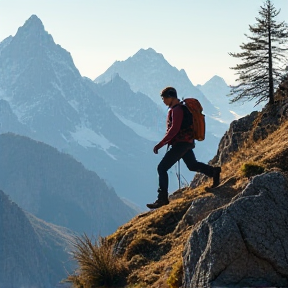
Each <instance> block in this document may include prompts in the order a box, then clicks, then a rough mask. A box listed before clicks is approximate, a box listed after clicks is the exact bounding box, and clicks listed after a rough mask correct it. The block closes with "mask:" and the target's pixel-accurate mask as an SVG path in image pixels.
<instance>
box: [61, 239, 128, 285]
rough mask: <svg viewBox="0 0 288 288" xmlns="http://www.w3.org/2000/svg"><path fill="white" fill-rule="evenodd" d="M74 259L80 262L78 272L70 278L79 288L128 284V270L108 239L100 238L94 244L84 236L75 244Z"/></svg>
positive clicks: (76, 240) (69, 280)
mask: <svg viewBox="0 0 288 288" xmlns="http://www.w3.org/2000/svg"><path fill="white" fill-rule="evenodd" d="M73 246H74V248H75V250H74V251H73V258H74V259H75V260H76V261H77V262H78V266H79V268H78V270H77V271H76V273H75V274H74V275H71V276H69V277H68V279H67V281H68V282H72V283H73V286H74V287H77V288H98V287H123V286H124V285H125V284H126V276H127V268H126V265H125V264H124V263H125V262H123V261H122V259H121V258H119V257H118V256H117V255H116V254H115V251H114V247H113V246H112V245H111V244H110V243H109V242H108V240H107V239H106V238H102V237H99V240H98V241H94V243H93V242H92V240H90V238H89V237H88V236H87V235H86V234H84V235H83V236H81V237H76V238H75V242H74V243H73Z"/></svg>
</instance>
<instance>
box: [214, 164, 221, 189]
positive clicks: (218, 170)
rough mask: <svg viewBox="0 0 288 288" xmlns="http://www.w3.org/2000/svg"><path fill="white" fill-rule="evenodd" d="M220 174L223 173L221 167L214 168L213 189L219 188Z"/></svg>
mask: <svg viewBox="0 0 288 288" xmlns="http://www.w3.org/2000/svg"><path fill="white" fill-rule="evenodd" d="M220 173H221V167H214V168H213V185H212V188H215V187H217V186H219V184H220Z"/></svg>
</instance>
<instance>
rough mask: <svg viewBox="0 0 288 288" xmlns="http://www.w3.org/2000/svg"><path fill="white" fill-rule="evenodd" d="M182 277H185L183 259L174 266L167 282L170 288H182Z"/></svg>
mask: <svg viewBox="0 0 288 288" xmlns="http://www.w3.org/2000/svg"><path fill="white" fill-rule="evenodd" d="M182 277H183V263H182V259H180V260H179V261H177V262H176V263H175V264H174V265H173V267H172V271H171V274H170V276H169V278H168V280H167V283H168V285H169V288H179V287H181V285H182Z"/></svg>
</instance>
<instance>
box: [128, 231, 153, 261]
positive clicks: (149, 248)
mask: <svg viewBox="0 0 288 288" xmlns="http://www.w3.org/2000/svg"><path fill="white" fill-rule="evenodd" d="M158 249H159V247H158V244H157V242H155V241H153V240H152V239H151V238H147V237H145V236H144V237H139V238H135V239H134V240H133V241H132V242H131V243H130V244H129V246H128V248H127V251H126V257H127V259H128V260H130V259H131V258H132V257H133V256H135V255H142V256H143V257H145V258H148V259H151V258H153V257H154V256H155V252H156V251H158Z"/></svg>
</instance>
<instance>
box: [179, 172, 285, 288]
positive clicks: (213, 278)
mask: <svg viewBox="0 0 288 288" xmlns="http://www.w3.org/2000/svg"><path fill="white" fill-rule="evenodd" d="M192 205H193V204H192ZM287 205H288V182H287V179H286V178H285V177H284V176H283V175H282V174H281V173H279V172H270V173H267V174H262V175H258V176H256V177H255V178H254V179H253V180H252V181H251V182H250V184H249V185H248V186H247V187H246V188H245V190H244V191H243V192H242V193H240V194H238V195H237V196H235V197H234V198H233V199H232V201H231V202H230V204H228V205H226V206H224V207H222V208H219V209H217V210H215V211H214V212H212V213H211V214H210V215H209V216H208V217H207V218H205V219H204V220H202V221H201V222H200V223H199V224H198V226H197V228H195V229H193V231H192V234H191V235H190V237H189V239H188V241H187V243H186V247H185V249H184V252H183V266H184V277H183V288H194V287H195V288H196V287H197V288H201V287H205V288H209V287H251V286H254V287H255V286H257V287H259V286H262V287H271V286H273V287H274V286H277V287H283V286H285V287H287V286H288V241H287V239H288V224H287V219H288V209H287ZM191 217H192V216H191V215H190V218H191Z"/></svg>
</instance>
